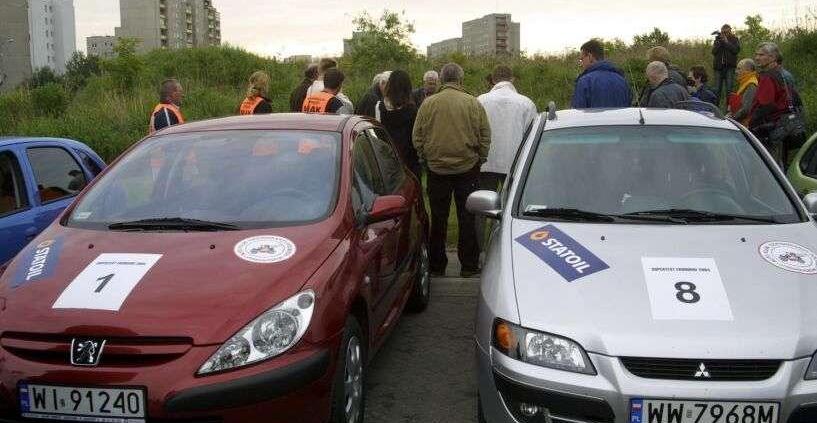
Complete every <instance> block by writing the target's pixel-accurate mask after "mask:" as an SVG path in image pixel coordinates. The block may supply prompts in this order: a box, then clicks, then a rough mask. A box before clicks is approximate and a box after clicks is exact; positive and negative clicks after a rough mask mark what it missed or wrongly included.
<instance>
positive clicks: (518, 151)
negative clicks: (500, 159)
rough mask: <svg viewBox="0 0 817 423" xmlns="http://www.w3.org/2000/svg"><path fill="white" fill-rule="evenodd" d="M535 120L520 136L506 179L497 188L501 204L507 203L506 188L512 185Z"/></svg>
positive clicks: (534, 120)
mask: <svg viewBox="0 0 817 423" xmlns="http://www.w3.org/2000/svg"><path fill="white" fill-rule="evenodd" d="M536 122H537V120H536V119H533V120H532V121H531V122H530V123H529V124H528V127H527V129H525V135H523V136H522V142H520V143H519V148H517V149H516V153H515V154H514V156H513V161H512V162H511V168H510V170H509V171H508V177H507V178H505V183H504V184H502V186H500V187H499V190H500V191H501V194H502V204H505V203H506V202H507V201H508V187H510V186H511V184H513V176H514V174H516V168H517V166H519V158H520V156H521V155H522V150H524V149H525V141H527V139H528V137H529V136H530V133H531V131H533V130H534V124H536Z"/></svg>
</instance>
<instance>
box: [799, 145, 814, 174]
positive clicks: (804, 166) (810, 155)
mask: <svg viewBox="0 0 817 423" xmlns="http://www.w3.org/2000/svg"><path fill="white" fill-rule="evenodd" d="M800 171H801V172H803V175H806V176H808V177H810V178H817V142H815V143H812V144H811V146H809V148H808V150H807V151H806V152H805V153H804V154H803V157H802V158H801V159H800Z"/></svg>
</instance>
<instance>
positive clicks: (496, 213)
mask: <svg viewBox="0 0 817 423" xmlns="http://www.w3.org/2000/svg"><path fill="white" fill-rule="evenodd" d="M501 201H502V200H501V199H500V198H499V194H498V193H496V192H495V191H488V190H479V191H474V192H472V193H471V195H469V196H468V200H467V201H466V202H465V208H466V209H468V211H469V212H471V213H474V214H476V215H478V216H484V217H490V218H491V219H499V218H500V216H502V204H501Z"/></svg>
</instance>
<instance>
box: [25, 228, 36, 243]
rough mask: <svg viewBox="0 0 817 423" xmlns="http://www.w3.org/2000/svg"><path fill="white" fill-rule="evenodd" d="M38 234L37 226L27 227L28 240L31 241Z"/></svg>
mask: <svg viewBox="0 0 817 423" xmlns="http://www.w3.org/2000/svg"><path fill="white" fill-rule="evenodd" d="M36 236H37V228H28V229H26V240H28V241H31V240H32V239H34V237H36Z"/></svg>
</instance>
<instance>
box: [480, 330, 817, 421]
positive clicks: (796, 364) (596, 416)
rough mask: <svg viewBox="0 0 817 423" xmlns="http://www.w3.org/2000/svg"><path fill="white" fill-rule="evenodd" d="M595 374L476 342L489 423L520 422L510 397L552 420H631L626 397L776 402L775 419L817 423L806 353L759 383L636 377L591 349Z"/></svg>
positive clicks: (814, 384)
mask: <svg viewBox="0 0 817 423" xmlns="http://www.w3.org/2000/svg"><path fill="white" fill-rule="evenodd" d="M590 359H591V360H592V361H593V364H594V365H595V366H596V370H597V371H598V374H597V375H593V376H591V375H582V374H577V373H570V372H565V371H560V370H553V369H548V368H544V367H540V366H535V365H531V364H527V363H523V362H521V361H518V360H514V359H511V358H509V357H507V356H505V355H504V354H502V353H500V352H499V351H497V350H495V349H493V348H492V347H490V346H485V345H480V343H479V342H478V343H477V361H478V366H477V368H478V370H477V371H478V381H479V394H480V401H481V406H482V410H483V413H484V415H485V419H486V421H487V422H489V423H500V422H502V423H505V422H507V423H517V422H519V423H524V418H522V417H521V416H520V415H519V414H518V413H516V412H515V410H514V411H511V408H512V404H513V403H514V401H517V400H520V399H524V400H525V401H526V402H527V401H535V402H538V403H539V404H536V405H542V406H545V407H547V408H548V409H549V411H550V414H551V417H552V419H553V422H557V423H562V422H569V423H584V422H587V423H607V422H610V423H629V422H630V400H631V399H635V398H656V399H662V398H667V399H671V398H678V399H686V400H708V401H713V400H722V401H749V402H751V401H756V402H777V403H779V404H780V418H779V420H778V422H779V423H806V422H817V381H806V380H803V375H804V374H805V371H806V367H808V365H809V361H810V359H809V358H805V359H800V360H793V361H786V362H783V364H782V365H781V367H780V369H779V370H778V371H777V373H776V374H775V375H774V376H772V377H771V378H769V379H766V380H763V381H757V382H737V383H736V382H698V381H680V380H677V381H676V380H657V379H646V378H640V377H637V376H634V375H632V374H631V373H629V372H628V371H627V370H626V369H625V368H624V366H623V365H622V364H621V362H620V361H619V359H618V358H616V357H609V356H603V355H598V354H590Z"/></svg>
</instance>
